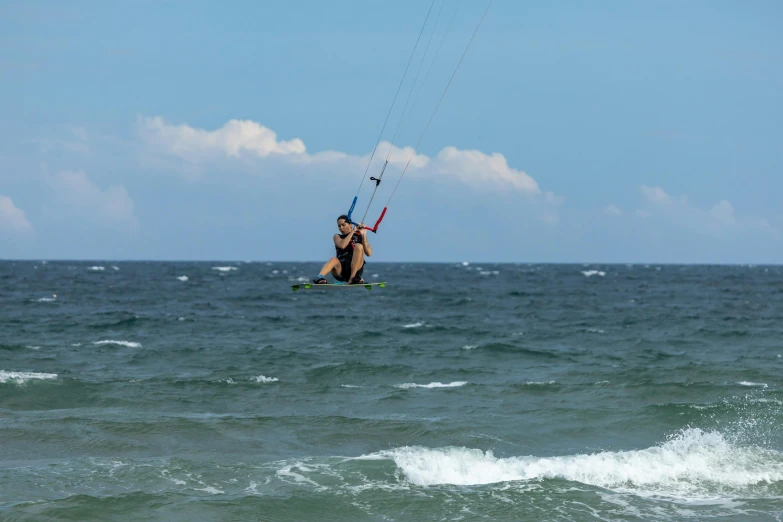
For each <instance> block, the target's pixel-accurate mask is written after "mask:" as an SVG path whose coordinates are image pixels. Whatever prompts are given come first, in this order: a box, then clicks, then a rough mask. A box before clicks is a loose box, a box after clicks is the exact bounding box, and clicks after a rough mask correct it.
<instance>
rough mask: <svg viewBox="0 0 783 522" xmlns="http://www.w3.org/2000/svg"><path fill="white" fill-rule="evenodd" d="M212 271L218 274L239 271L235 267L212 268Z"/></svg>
mask: <svg viewBox="0 0 783 522" xmlns="http://www.w3.org/2000/svg"><path fill="white" fill-rule="evenodd" d="M212 270H217V271H218V272H231V271H232V270H239V269H238V268H237V267H235V266H213V267H212Z"/></svg>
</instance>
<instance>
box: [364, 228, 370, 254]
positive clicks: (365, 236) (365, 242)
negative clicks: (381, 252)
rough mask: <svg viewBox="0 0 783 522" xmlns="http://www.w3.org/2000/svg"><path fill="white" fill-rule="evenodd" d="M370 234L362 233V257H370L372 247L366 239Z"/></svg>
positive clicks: (368, 239)
mask: <svg viewBox="0 0 783 522" xmlns="http://www.w3.org/2000/svg"><path fill="white" fill-rule="evenodd" d="M369 235H370V234H368V233H367V231H366V230H365V231H364V234H362V245H364V255H366V256H368V257H369V256H371V255H372V247H371V246H370V238H369V237H368V236H369Z"/></svg>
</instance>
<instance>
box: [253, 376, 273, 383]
mask: <svg viewBox="0 0 783 522" xmlns="http://www.w3.org/2000/svg"><path fill="white" fill-rule="evenodd" d="M250 380H251V381H253V382H258V383H267V382H278V381H279V380H280V379H278V378H277V377H264V376H263V375H259V376H258V377H251V378H250Z"/></svg>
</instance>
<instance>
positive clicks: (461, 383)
mask: <svg viewBox="0 0 783 522" xmlns="http://www.w3.org/2000/svg"><path fill="white" fill-rule="evenodd" d="M467 383H468V381H454V382H450V383H448V384H443V383H440V382H431V383H429V384H416V383H413V382H404V383H402V384H395V385H394V387H395V388H402V389H403V390H407V389H408V388H456V387H458V386H465V385H466V384H467Z"/></svg>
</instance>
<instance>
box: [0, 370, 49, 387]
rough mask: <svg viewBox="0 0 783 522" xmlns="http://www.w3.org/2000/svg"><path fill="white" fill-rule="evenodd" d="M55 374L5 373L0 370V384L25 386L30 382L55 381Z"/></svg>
mask: <svg viewBox="0 0 783 522" xmlns="http://www.w3.org/2000/svg"><path fill="white" fill-rule="evenodd" d="M56 378H57V374H56V373H38V372H7V371H5V370H0V383H6V382H14V383H16V384H25V383H26V382H27V381H31V380H50V379H56Z"/></svg>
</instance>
